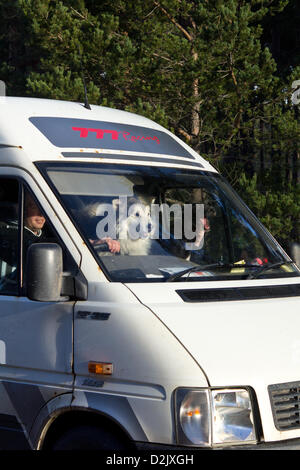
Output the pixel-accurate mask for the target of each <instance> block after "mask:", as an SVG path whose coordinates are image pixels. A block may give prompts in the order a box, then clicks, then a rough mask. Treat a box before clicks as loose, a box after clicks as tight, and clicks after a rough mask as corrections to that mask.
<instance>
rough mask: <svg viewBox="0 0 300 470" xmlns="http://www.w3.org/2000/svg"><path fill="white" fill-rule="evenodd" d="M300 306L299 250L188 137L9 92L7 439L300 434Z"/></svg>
mask: <svg viewBox="0 0 300 470" xmlns="http://www.w3.org/2000/svg"><path fill="white" fill-rule="evenodd" d="M125 203H126V207H125V206H124V204H125ZM124 207H125V209H124ZM149 209H150V211H149ZM198 209H199V211H198ZM199 220H200V223H199V224H198V221H199ZM197 224H198V225H197ZM130 227H131V229H132V227H133V229H132V230H131V235H132V236H130V237H126V233H127V232H126V230H127V231H128V229H129V228H130ZM125 232H126V233H125ZM124 233H125V235H124ZM134 234H137V236H136V237H134V236H133V235H134ZM299 314H300V271H299V268H298V267H297V265H296V264H294V263H293V261H292V260H291V259H290V258H289V257H288V256H287V254H286V253H285V252H284V251H283V249H282V248H281V247H280V246H279V244H278V243H277V242H276V241H275V240H274V238H273V237H272V236H271V235H270V234H269V233H268V231H267V230H266V229H265V228H264V227H263V226H262V224H261V223H260V222H259V221H258V220H257V219H256V217H255V216H254V215H253V213H252V212H251V211H250V210H249V209H248V208H247V207H246V205H245V204H244V203H243V202H242V201H241V199H240V198H239V197H238V196H237V194H236V193H235V192H234V191H233V190H232V189H231V188H230V186H229V185H228V184H227V182H226V181H225V180H224V179H223V178H222V177H221V176H220V175H219V174H218V172H217V171H216V170H215V169H214V168H213V167H212V166H211V165H210V164H209V163H207V162H206V161H205V160H204V159H203V158H201V157H200V156H199V155H198V154H197V153H196V152H195V151H193V150H192V149H191V148H190V147H189V146H187V145H186V144H185V143H183V142H182V141H181V140H180V139H178V138H177V137H176V136H174V135H173V134H171V133H170V132H169V131H167V130H166V129H164V128H162V127H161V126H159V125H157V124H156V123H154V122H152V121H150V120H149V119H146V118H144V117H141V116H137V115H134V114H130V113H127V112H123V111H118V110H114V109H108V108H104V107H98V106H91V109H87V108H86V107H85V106H83V105H82V104H79V103H69V102H62V101H51V100H42V99H31V98H13V97H1V98H0V436H1V439H0V447H1V448H2V449H11V448H20V449H25V448H30V449H82V448H83V449H110V450H112V449H115V450H119V449H127V450H128V449H135V448H138V449H140V448H143V449H146V448H149V449H161V448H164V449H178V448H181V449H183V448H184V449H186V450H191V449H194V448H197V449H198V448H214V447H218V448H225V447H228V446H231V447H232V448H235V447H236V446H243V448H251V449H266V448H276V449H281V448H300V335H299V326H300V316H299ZM238 448H240V447H238Z"/></svg>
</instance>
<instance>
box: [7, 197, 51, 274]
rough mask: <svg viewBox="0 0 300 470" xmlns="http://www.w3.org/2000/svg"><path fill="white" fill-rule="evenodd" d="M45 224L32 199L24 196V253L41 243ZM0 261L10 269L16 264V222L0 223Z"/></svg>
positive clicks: (12, 220)
mask: <svg viewBox="0 0 300 470" xmlns="http://www.w3.org/2000/svg"><path fill="white" fill-rule="evenodd" d="M45 222H46V219H45V217H44V216H43V214H42V213H41V211H40V209H39V207H38V206H37V205H36V203H35V202H34V200H33V199H32V197H31V196H30V195H29V194H28V193H27V194H26V195H25V210H24V253H25V254H26V252H27V249H28V248H29V246H30V245H31V244H32V243H36V242H38V241H43V240H44V236H43V227H44V224H45ZM0 259H1V260H3V261H5V262H6V263H7V264H8V265H9V266H10V267H11V268H14V267H16V266H17V262H18V220H17V218H15V219H13V218H12V219H8V220H6V221H1V222H0Z"/></svg>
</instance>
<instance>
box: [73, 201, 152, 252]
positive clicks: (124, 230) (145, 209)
mask: <svg viewBox="0 0 300 470" xmlns="http://www.w3.org/2000/svg"><path fill="white" fill-rule="evenodd" d="M126 201H127V211H126V213H125V211H124V208H121V207H120V200H119V199H114V200H113V201H112V206H110V205H108V204H97V203H93V204H91V205H90V206H87V207H85V209H84V211H83V214H82V215H83V216H84V217H86V216H87V215H88V216H89V217H95V216H98V215H100V214H104V212H105V211H106V210H107V209H108V208H109V209H110V210H113V211H114V214H115V216H116V217H115V219H116V227H115V228H116V238H117V239H118V240H119V242H120V254H121V255H147V254H148V253H149V252H150V247H151V235H152V234H153V233H154V230H155V228H156V227H155V224H154V221H153V219H152V218H151V214H150V204H149V202H151V201H149V202H148V201H146V200H145V199H142V198H141V197H139V198H134V197H130V198H127V200H126ZM109 206H110V207H109ZM137 225H139V228H140V230H135V228H136V227H137ZM131 234H133V235H134V239H133V237H132V236H131ZM136 237H137V238H136ZM106 254H109V253H105V252H103V253H101V255H102V256H105V255H106Z"/></svg>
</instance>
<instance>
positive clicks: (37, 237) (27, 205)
mask: <svg viewBox="0 0 300 470" xmlns="http://www.w3.org/2000/svg"><path fill="white" fill-rule="evenodd" d="M32 243H57V244H58V245H60V246H61V247H62V249H63V269H64V271H68V272H71V273H73V274H75V272H76V271H77V266H76V264H75V262H74V260H73V258H72V257H71V256H70V254H69V253H68V251H67V250H66V249H65V247H64V246H63V243H62V241H61V240H60V238H59V237H58V235H57V234H56V232H55V231H54V229H53V228H52V225H51V223H50V222H49V220H48V219H47V218H46V216H45V214H44V213H43V211H42V209H41V208H40V206H39V204H38V202H37V200H36V199H35V197H34V196H33V194H31V193H30V192H29V191H28V190H27V189H25V190H24V215H23V272H24V270H25V268H26V259H27V251H28V248H29V247H30V245H32ZM23 284H26V278H25V272H24V274H23Z"/></svg>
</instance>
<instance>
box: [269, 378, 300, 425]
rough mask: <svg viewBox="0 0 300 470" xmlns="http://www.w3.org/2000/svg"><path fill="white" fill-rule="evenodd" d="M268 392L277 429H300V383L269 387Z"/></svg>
mask: <svg viewBox="0 0 300 470" xmlns="http://www.w3.org/2000/svg"><path fill="white" fill-rule="evenodd" d="M268 390H269V395H270V400H271V406H272V412H273V418H274V423H275V426H276V429H278V430H279V431H288V430H292V429H299V428H300V382H290V383H285V384H278V385H269V387H268Z"/></svg>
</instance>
